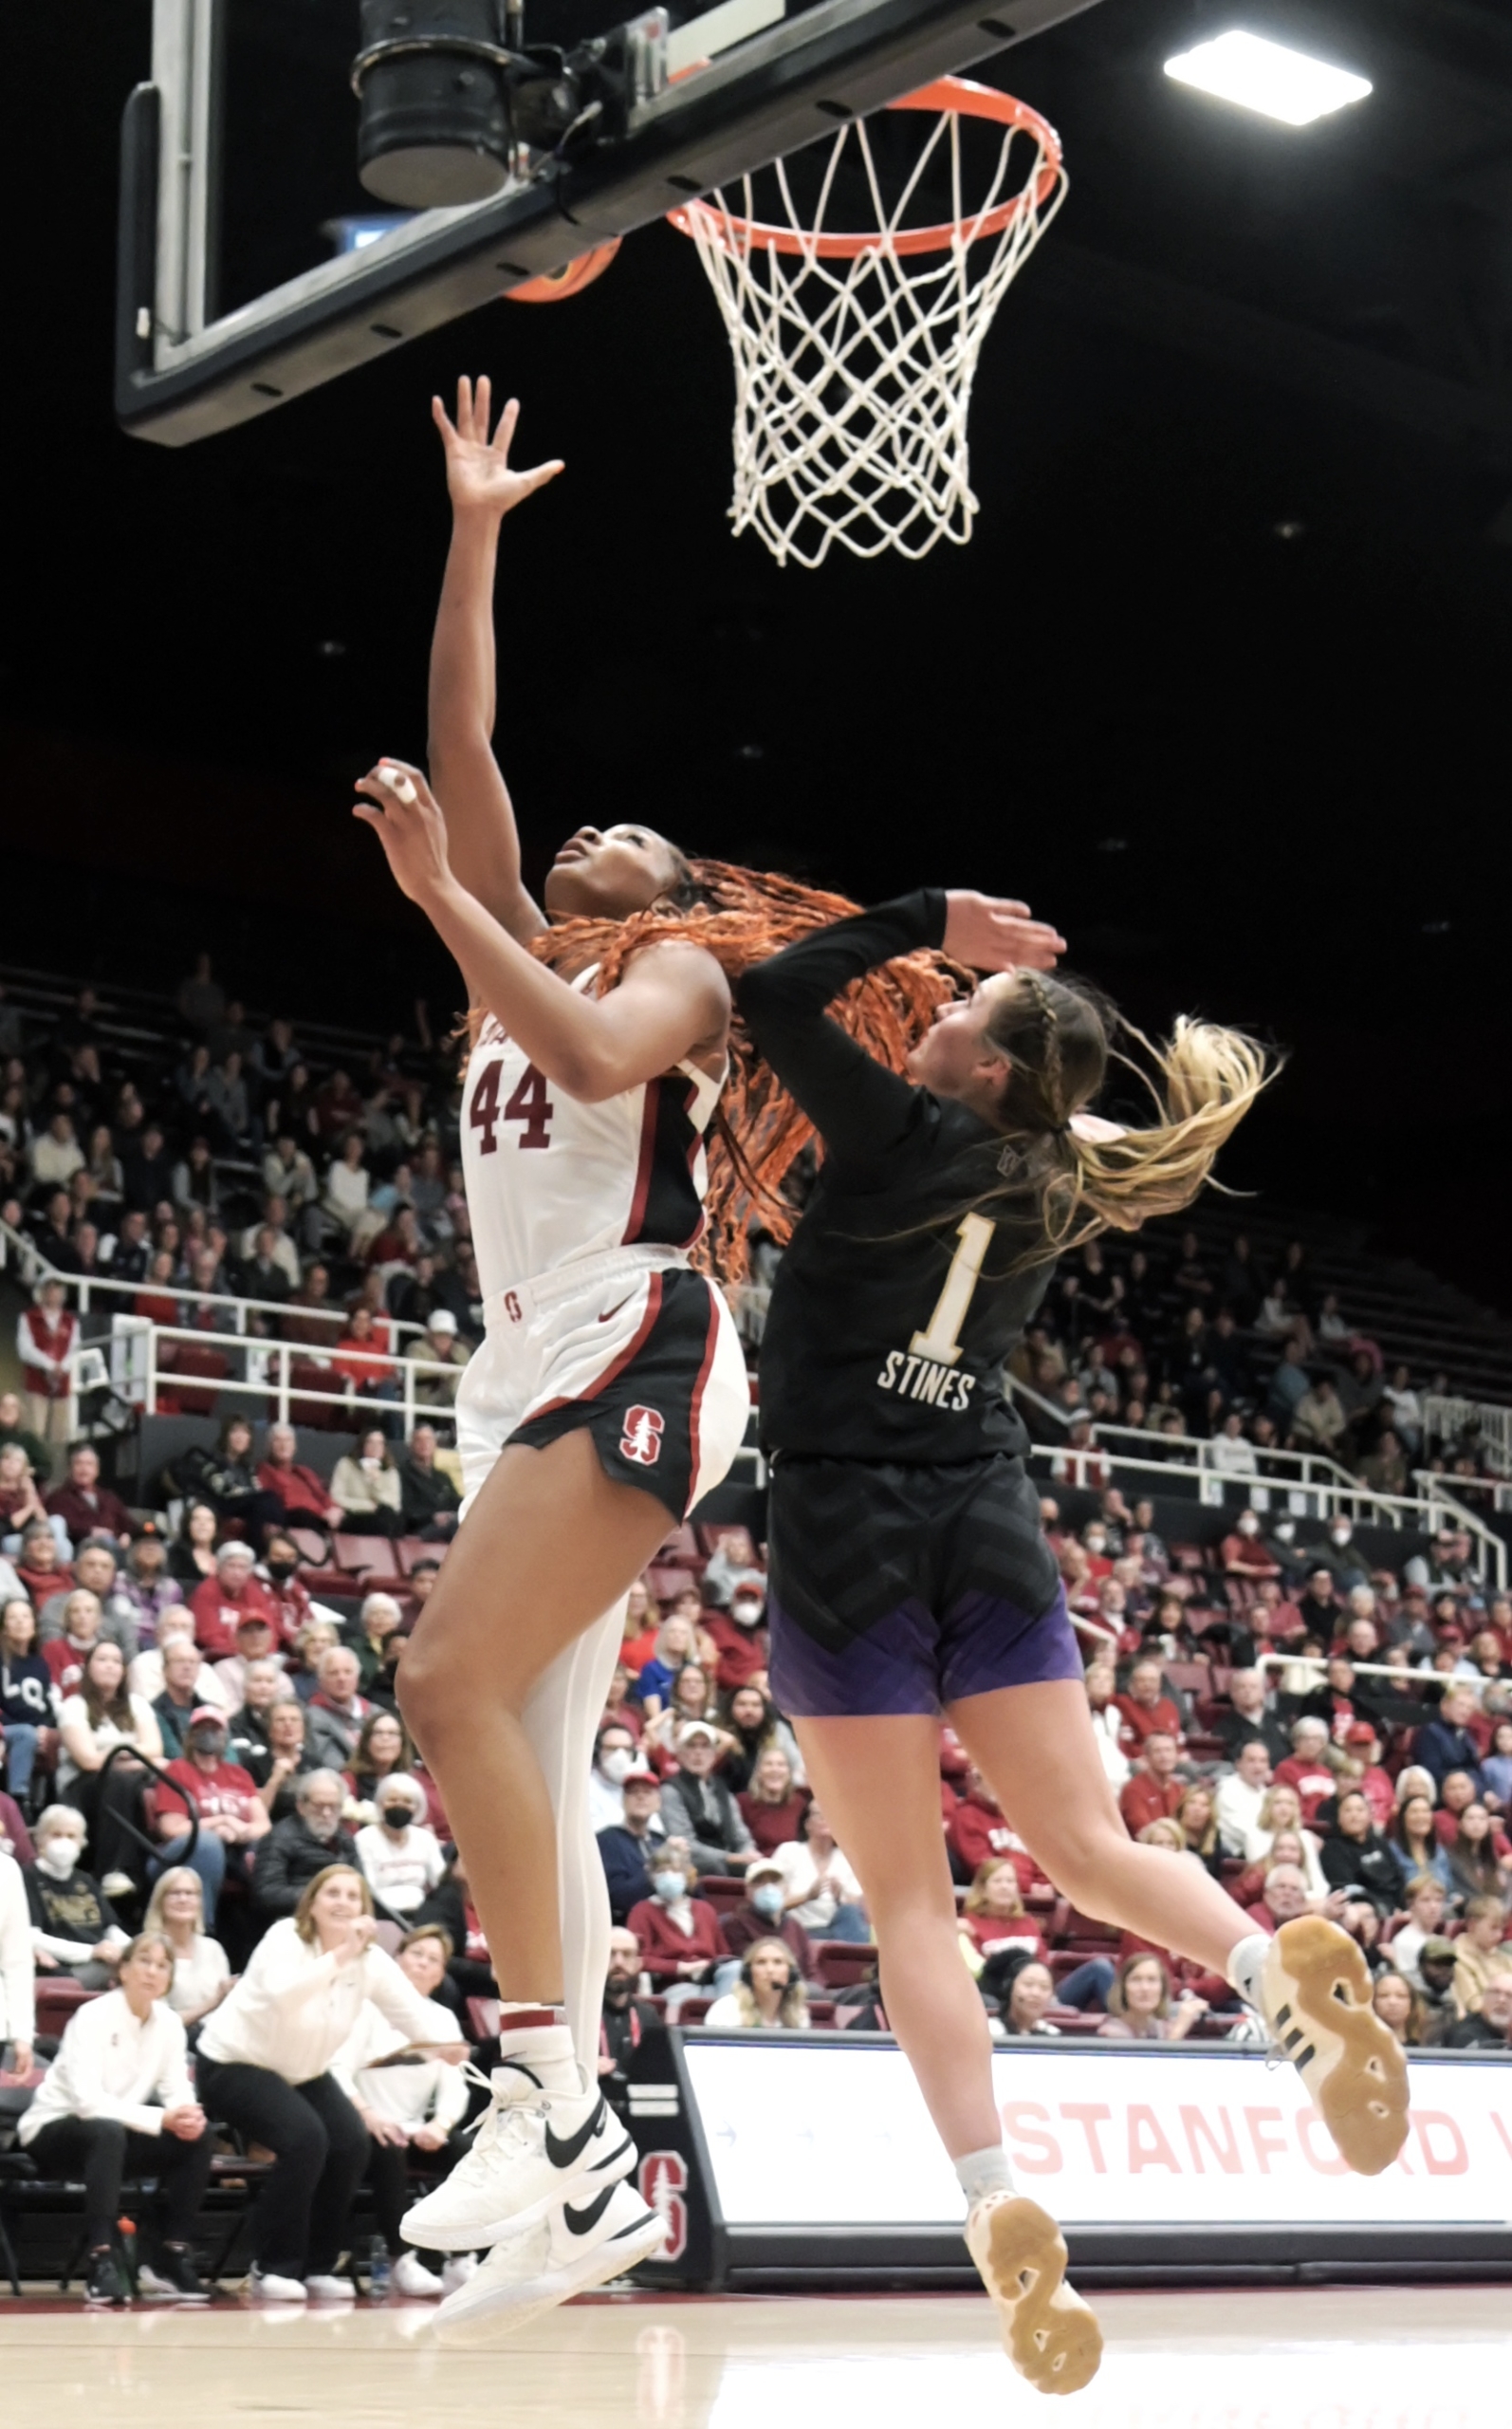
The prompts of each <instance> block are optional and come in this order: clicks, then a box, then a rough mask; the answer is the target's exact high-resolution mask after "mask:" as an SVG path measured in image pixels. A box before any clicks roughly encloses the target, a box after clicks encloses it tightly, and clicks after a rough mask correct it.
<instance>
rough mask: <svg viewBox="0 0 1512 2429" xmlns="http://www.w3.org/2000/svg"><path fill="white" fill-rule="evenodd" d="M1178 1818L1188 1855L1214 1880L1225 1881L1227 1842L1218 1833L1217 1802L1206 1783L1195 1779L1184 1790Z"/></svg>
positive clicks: (1178, 1809) (1177, 1812)
mask: <svg viewBox="0 0 1512 2429" xmlns="http://www.w3.org/2000/svg"><path fill="white" fill-rule="evenodd" d="M1175 1818H1176V1820H1177V1821H1178V1822H1179V1823H1180V1825H1181V1831H1182V1836H1183V1838H1184V1839H1185V1840H1186V1843H1187V1851H1188V1853H1189V1855H1194V1856H1195V1857H1196V1859H1197V1861H1198V1863H1200V1864H1201V1865H1202V1867H1203V1870H1204V1871H1205V1872H1208V1873H1211V1875H1212V1877H1213V1879H1214V1881H1221V1880H1222V1878H1223V1868H1224V1843H1223V1840H1222V1838H1221V1837H1220V1836H1219V1831H1218V1806H1217V1801H1216V1798H1215V1795H1214V1792H1213V1790H1212V1789H1211V1788H1209V1786H1208V1782H1207V1781H1206V1780H1193V1782H1192V1783H1191V1785H1190V1787H1189V1788H1184V1789H1182V1792H1181V1803H1180V1804H1179V1805H1178V1806H1177V1808H1176V1817H1175ZM1135 1835H1136V1836H1137V1833H1136V1834H1135Z"/></svg>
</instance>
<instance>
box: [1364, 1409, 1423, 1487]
mask: <svg viewBox="0 0 1512 2429" xmlns="http://www.w3.org/2000/svg"><path fill="white" fill-rule="evenodd" d="M1355 1474H1357V1475H1358V1477H1359V1480H1360V1482H1361V1484H1363V1485H1367V1486H1369V1488H1370V1490H1371V1492H1372V1493H1391V1494H1395V1495H1398V1496H1400V1495H1402V1494H1405V1493H1409V1492H1411V1470H1410V1469H1409V1467H1408V1464H1407V1456H1406V1453H1405V1452H1404V1450H1403V1447H1402V1438H1401V1436H1400V1435H1399V1434H1398V1433H1397V1432H1396V1430H1395V1428H1394V1427H1393V1426H1390V1425H1387V1426H1383V1427H1382V1429H1381V1431H1380V1433H1379V1435H1378V1436H1377V1437H1376V1440H1375V1448H1374V1451H1367V1452H1366V1453H1365V1455H1364V1456H1363V1458H1361V1459H1360V1460H1359V1461H1358V1462H1357V1463H1356V1467H1355Z"/></svg>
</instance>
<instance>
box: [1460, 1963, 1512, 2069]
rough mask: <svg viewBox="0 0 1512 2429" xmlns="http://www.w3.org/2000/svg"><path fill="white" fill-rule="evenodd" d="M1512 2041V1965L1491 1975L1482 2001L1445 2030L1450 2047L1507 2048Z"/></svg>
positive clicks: (1488, 1977) (1487, 1979)
mask: <svg viewBox="0 0 1512 2429" xmlns="http://www.w3.org/2000/svg"><path fill="white" fill-rule="evenodd" d="M1509 2042H1512V1966H1504V1967H1503V1970H1502V1971H1500V1972H1499V1973H1495V1974H1492V1975H1488V1976H1487V1978H1486V1984H1485V1988H1484V1991H1483V1992H1482V1993H1481V2004H1480V2006H1479V2007H1477V2008H1472V2009H1471V2011H1470V2012H1469V2014H1468V2015H1466V2017H1464V2018H1463V2020H1462V2021H1461V2022H1460V2023H1459V2024H1456V2025H1454V2026H1452V2027H1451V2028H1450V2030H1448V2031H1447V2033H1446V2034H1445V2036H1444V2042H1443V2047H1444V2048H1445V2049H1506V2048H1507V2047H1508V2044H1509Z"/></svg>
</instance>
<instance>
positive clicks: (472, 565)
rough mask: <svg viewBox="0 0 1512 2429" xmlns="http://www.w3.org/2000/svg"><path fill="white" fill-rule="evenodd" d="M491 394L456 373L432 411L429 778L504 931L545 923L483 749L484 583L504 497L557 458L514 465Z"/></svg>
mask: <svg viewBox="0 0 1512 2429" xmlns="http://www.w3.org/2000/svg"><path fill="white" fill-rule="evenodd" d="M491 408H492V393H491V390H490V387H489V381H488V380H486V379H485V380H479V381H478V384H477V392H476V395H475V396H474V393H473V388H472V382H471V380H458V381H457V417H456V420H455V421H454V422H453V421H452V420H451V419H450V418H449V417H448V415H447V411H446V407H445V406H444V405H443V404H442V402H441V399H440V398H439V397H433V398H432V399H431V416H432V418H433V421H434V423H435V426H436V428H437V430H438V431H439V432H440V434H441V443H442V445H443V447H444V448H445V450H446V478H447V489H448V491H449V492H450V494H451V498H452V547H451V549H450V552H449V553H448V556H447V561H446V576H445V579H444V581H443V583H442V584H441V603H440V605H439V607H438V608H437V609H436V617H435V632H434V635H433V640H432V642H431V697H430V711H431V740H430V754H431V781H432V783H433V785H434V787H435V789H436V791H437V793H438V794H439V796H440V798H441V800H442V801H443V802H444V803H445V804H446V812H445V816H446V825H447V844H448V848H449V851H450V854H451V861H452V870H453V872H454V873H455V876H456V879H457V882H458V883H459V884H460V885H462V886H465V887H466V889H467V891H468V892H469V893H470V894H471V895H474V896H475V897H476V899H478V901H480V902H481V903H482V904H483V905H484V907H485V909H486V910H488V911H489V912H491V913H492V915H493V917H494V918H496V919H497V920H498V921H499V922H500V924H501V925H502V926H503V927H505V928H507V930H508V933H509V934H510V936H516V937H519V938H520V939H521V940H522V941H525V940H526V939H527V938H528V937H530V936H537V935H539V933H540V931H541V930H542V929H543V928H544V926H545V920H544V918H543V916H542V914H541V912H540V910H539V908H538V907H537V905H536V904H535V903H534V902H533V901H532V900H531V899H530V897H529V895H528V894H527V893H526V890H525V887H524V886H523V885H522V884H521V882H520V838H519V834H518V832H517V830H516V827H515V823H514V807H513V804H512V803H511V802H510V799H509V793H508V788H507V786H506V784H505V781H504V778H503V776H502V775H501V774H500V772H499V763H498V761H497V760H496V759H495V757H494V755H493V724H494V714H495V706H496V703H495V695H494V640H493V585H494V575H495V570H496V568H497V565H498V554H499V526H500V524H501V523H502V522H503V520H504V517H505V516H506V515H507V513H508V512H509V510H510V508H511V507H515V506H518V505H519V504H520V502H521V500H522V499H523V498H526V497H528V496H529V495H530V494H531V491H534V490H538V489H541V488H542V487H543V486H544V484H545V483H546V482H547V481H549V480H553V479H555V477H556V475H557V473H560V472H561V471H562V465H561V464H560V462H553V463H549V464H540V465H538V466H537V467H536V469H535V471H534V472H530V473H520V472H513V471H511V470H510V466H509V446H510V442H511V440H512V439H513V437H514V431H515V424H516V422H517V421H518V419H519V416H520V408H519V406H518V404H517V403H516V402H515V401H514V400H513V399H510V401H509V403H508V404H507V405H506V406H505V409H504V411H503V413H502V414H501V415H500V417H499V427H498V429H497V430H496V431H495V432H494V433H493V436H492V437H491V438H490V436H489V416H490V412H491Z"/></svg>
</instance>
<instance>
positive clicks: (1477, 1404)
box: [1423, 1392, 1512, 1510]
mask: <svg viewBox="0 0 1512 2429" xmlns="http://www.w3.org/2000/svg"><path fill="white" fill-rule="evenodd" d="M1423 1431H1424V1434H1425V1436H1427V1437H1431V1438H1432V1439H1433V1440H1434V1441H1436V1442H1439V1443H1443V1444H1447V1443H1450V1442H1454V1441H1457V1440H1458V1438H1459V1437H1460V1436H1461V1435H1462V1434H1466V1433H1473V1434H1474V1435H1475V1436H1476V1437H1477V1438H1478V1440H1479V1442H1480V1445H1481V1450H1482V1453H1483V1455H1484V1459H1485V1464H1486V1466H1487V1467H1488V1468H1489V1469H1490V1471H1491V1474H1492V1475H1493V1477H1496V1478H1499V1479H1502V1480H1503V1481H1504V1480H1505V1479H1507V1478H1509V1477H1512V1408H1499V1407H1498V1406H1497V1404H1496V1402H1495V1401H1494V1400H1458V1399H1455V1398H1454V1397H1453V1396H1452V1395H1451V1394H1449V1393H1447V1392H1428V1393H1426V1394H1425V1395H1424V1399H1423ZM1462 1481H1465V1479H1462ZM1496 1507H1497V1508H1498V1509H1499V1510H1502V1509H1504V1508H1505V1507H1506V1504H1505V1502H1504V1501H1503V1500H1502V1499H1501V1498H1500V1497H1499V1498H1498V1500H1497V1503H1496Z"/></svg>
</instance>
